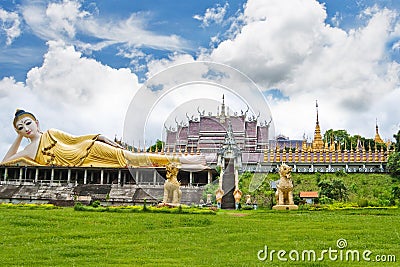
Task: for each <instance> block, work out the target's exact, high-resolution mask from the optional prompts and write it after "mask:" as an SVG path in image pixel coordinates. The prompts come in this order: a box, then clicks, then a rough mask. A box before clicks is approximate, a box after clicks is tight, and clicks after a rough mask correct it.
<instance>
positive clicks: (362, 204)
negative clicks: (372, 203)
mask: <svg viewBox="0 0 400 267" xmlns="http://www.w3.org/2000/svg"><path fill="white" fill-rule="evenodd" d="M357 205H358V206H359V207H368V200H367V199H364V198H362V199H359V200H358V201H357Z"/></svg>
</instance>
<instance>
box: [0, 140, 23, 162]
mask: <svg viewBox="0 0 400 267" xmlns="http://www.w3.org/2000/svg"><path fill="white" fill-rule="evenodd" d="M22 138H23V137H22V135H20V134H19V135H18V136H17V138H16V139H15V141H14V142H13V144H12V145H11V147H10V149H8V151H7V153H6V155H5V156H4V158H3V162H4V161H8V160H12V159H14V158H15V157H14V156H16V155H17V154H18V153H17V152H18V148H19V146H20V145H21V141H22Z"/></svg>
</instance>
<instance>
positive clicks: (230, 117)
mask: <svg viewBox="0 0 400 267" xmlns="http://www.w3.org/2000/svg"><path fill="white" fill-rule="evenodd" d="M270 122H271V121H270ZM270 122H267V121H264V122H261V121H259V120H258V117H256V116H255V115H249V116H248V110H247V111H241V114H238V113H234V114H230V113H229V110H228V109H227V107H226V106H225V99H224V96H222V103H221V106H220V108H219V112H218V113H217V114H216V115H213V114H212V113H208V115H206V113H205V112H204V111H203V112H200V111H199V116H198V117H197V118H193V117H192V118H189V117H188V121H187V123H181V124H177V127H176V128H172V127H169V128H166V140H165V148H164V150H165V151H166V152H168V151H170V152H172V151H174V152H179V153H189V154H192V153H194V154H203V155H205V157H206V160H207V163H208V164H211V165H215V164H216V163H217V153H218V151H219V149H220V148H221V147H222V146H223V144H224V140H225V135H226V133H227V129H228V124H229V123H230V124H231V127H232V131H233V138H234V139H235V141H236V144H237V146H238V148H239V149H240V150H241V152H242V162H243V163H245V164H257V163H259V162H262V161H263V157H264V152H265V151H266V150H267V149H268V148H269V126H270Z"/></svg>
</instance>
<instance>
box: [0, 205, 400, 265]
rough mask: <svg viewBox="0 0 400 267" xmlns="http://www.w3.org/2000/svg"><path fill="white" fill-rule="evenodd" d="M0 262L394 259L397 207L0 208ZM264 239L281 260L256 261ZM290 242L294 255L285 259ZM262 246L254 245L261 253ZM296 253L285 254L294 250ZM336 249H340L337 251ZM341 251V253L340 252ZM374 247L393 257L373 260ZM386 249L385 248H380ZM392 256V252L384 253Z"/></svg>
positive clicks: (399, 250) (399, 255)
mask: <svg viewBox="0 0 400 267" xmlns="http://www.w3.org/2000/svg"><path fill="white" fill-rule="evenodd" d="M0 218H1V220H0V231H1V235H2V236H1V241H0V266H287V265H289V263H290V265H291V266H397V264H398V262H399V261H400V230H399V229H400V211H399V209H388V210H343V211H313V212H312V211H291V212H286V211H284V212H277V211H262V210H258V211H219V212H218V213H217V215H186V214H163V213H157V214H154V213H114V212H82V211H74V210H73V209H72V208H60V209H50V210H41V209H27V208H11V209H10V208H4V207H2V208H0ZM341 238H343V239H345V240H346V241H347V247H346V248H343V250H342V251H343V253H345V252H346V251H347V250H353V251H354V250H357V251H359V253H360V257H362V253H363V252H364V251H365V250H370V251H371V252H372V254H371V255H369V258H370V259H371V262H366V261H363V260H362V259H360V261H353V260H351V259H352V258H350V261H346V260H345V257H343V260H342V261H341V260H340V259H337V260H336V261H332V260H330V259H329V257H328V254H325V255H324V260H322V261H318V260H317V261H309V260H308V258H307V255H306V254H305V255H306V256H305V260H301V255H302V252H303V251H304V250H308V251H309V250H314V251H315V252H316V258H319V257H320V254H321V251H323V250H329V248H331V249H332V250H339V251H340V249H338V247H337V244H336V242H337V240H338V239H341ZM265 246H267V247H268V255H270V254H269V253H270V251H271V250H276V251H278V250H285V251H286V252H287V253H286V254H285V255H284V257H286V258H287V259H288V260H289V261H288V262H282V261H280V260H279V259H278V256H277V253H275V254H273V259H272V260H271V259H270V257H268V258H267V259H266V260H265V261H260V260H259V259H258V257H257V254H258V252H259V251H260V250H264V249H265ZM291 250H297V251H298V252H299V253H300V256H299V261H290V259H289V252H290V251H291ZM264 255H265V254H264V253H263V252H261V254H260V256H261V258H262V257H263V256H264ZM295 255H296V254H291V256H292V257H295ZM337 255H340V254H339V252H338V253H337ZM343 255H345V254H343ZM377 255H383V256H387V257H386V260H389V256H390V255H394V256H396V260H397V263H395V262H385V263H382V262H376V261H375V262H373V260H375V259H376V258H375V257H376V256H377ZM388 255H389V256H388ZM390 261H393V258H390Z"/></svg>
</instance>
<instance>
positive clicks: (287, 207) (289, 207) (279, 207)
mask: <svg viewBox="0 0 400 267" xmlns="http://www.w3.org/2000/svg"><path fill="white" fill-rule="evenodd" d="M272 209H273V210H298V209H299V206H297V205H275V206H273V207H272Z"/></svg>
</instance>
